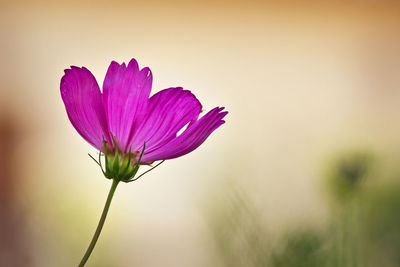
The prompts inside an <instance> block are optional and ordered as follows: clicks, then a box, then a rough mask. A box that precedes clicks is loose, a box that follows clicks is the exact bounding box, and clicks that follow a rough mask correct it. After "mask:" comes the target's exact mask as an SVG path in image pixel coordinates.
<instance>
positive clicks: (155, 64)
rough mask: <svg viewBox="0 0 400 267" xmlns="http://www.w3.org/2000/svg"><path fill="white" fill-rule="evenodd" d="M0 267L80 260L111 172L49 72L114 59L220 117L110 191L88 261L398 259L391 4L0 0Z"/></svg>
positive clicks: (399, 19) (396, 58) (103, 65)
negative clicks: (182, 147)
mask: <svg viewBox="0 0 400 267" xmlns="http://www.w3.org/2000/svg"><path fill="white" fill-rule="evenodd" d="M0 14H1V15H0V35H1V41H0V55H1V65H0V151H1V153H0V266H5V267H8V266H10V267H13V266H40V267H42V266H76V265H77V264H78V262H79V260H80V259H81V257H82V255H83V253H84V251H85V249H86V248H87V245H88V243H89V241H90V239H91V237H92V234H93V232H94V230H95V227H96V225H97V222H98V218H99V216H100V213H101V210H102V208H103V205H104V201H105V198H106V195H107V192H108V189H109V186H110V181H109V180H107V179H105V178H104V177H103V175H102V174H101V172H100V170H99V168H98V166H97V165H96V164H95V163H94V162H93V161H92V160H91V159H90V158H89V157H88V155H87V153H88V152H89V153H92V154H95V153H96V151H95V149H94V148H92V147H91V146H90V145H89V144H87V143H86V142H85V141H84V140H83V139H82V138H81V137H80V136H79V135H78V134H77V132H76V131H75V129H74V128H73V127H72V125H71V124H70V122H69V120H68V118H67V115H66V112H65V109H64V104H63V102H62V100H61V96H60V92H59V83H60V79H61V77H62V75H63V70H64V69H65V68H68V67H69V66H70V65H77V66H85V67H87V68H88V69H90V70H91V71H92V72H93V74H94V75H95V76H96V78H97V80H98V82H99V84H100V86H101V84H102V82H103V79H104V76H105V73H106V70H107V67H108V65H109V63H110V61H111V60H116V61H118V62H123V61H124V62H128V61H129V60H130V59H131V58H132V57H134V58H136V59H137V60H138V62H139V64H140V66H141V67H144V66H149V67H150V68H151V70H152V71H153V75H154V82H153V91H152V92H153V93H155V92H157V91H159V90H162V89H164V88H167V87H171V86H183V87H184V88H186V89H190V90H192V91H193V92H194V93H195V94H196V96H197V97H198V98H199V99H200V101H201V102H202V103H203V106H204V110H205V111H208V110H210V109H212V108H213V107H215V106H225V107H226V108H227V110H228V111H229V112H230V113H229V115H228V116H227V118H226V121H227V123H226V124H225V125H223V126H222V127H221V128H220V129H218V130H217V131H216V132H215V133H214V134H212V135H211V136H210V138H209V139H208V140H207V141H206V142H205V143H204V144H203V145H202V146H201V147H200V148H198V149H197V150H196V151H194V152H193V153H191V154H189V155H187V156H184V157H182V158H179V159H175V160H171V161H167V162H166V163H164V164H163V165H161V166H160V167H159V168H157V169H156V170H154V171H152V172H151V173H149V174H147V175H146V176H145V177H143V178H141V179H140V180H138V181H137V182H135V183H131V184H122V185H121V186H119V188H118V189H117V192H116V195H115V197H114V200H113V203H112V206H111V210H110V213H109V216H108V218H107V221H106V224H105V227H104V229H103V233H102V235H101V237H100V239H99V242H98V245H97V247H96V248H95V250H94V253H93V255H92V257H91V258H90V260H89V262H88V264H87V266H99V267H103V266H104V267H106V266H115V267H127V266H146V267H147V266H149V267H153V266H154V267H158V266H164V267H176V266H185V267H203V266H216V267H224V266H229V267H236V266H246V267H247V266H249V267H253V266H254V267H258V266H268V267H270V266H271V267H283V266H284V267H290V266H296V267H299V266H300V267H303V266H304V267H313V266H318V267H323V266H330V267H358V266H360V267H361V266H362V267H364V266H374V267H375V266H382V267H386V266H387V267H392V266H400V254H399V253H398V252H399V251H400V164H399V163H400V105H399V103H400V90H399V85H400V53H399V52H400V35H399V32H400V16H399V14H400V3H399V2H398V1H372V0H371V1H367V0H365V1H361V0H359V1H355V0H354V1H276V2H273V1H261V0H260V1H244V0H234V1H207V0H206V1H183V0H182V1H155V0H154V1H153V0H148V1H137V2H135V1H118V0H117V1H96V2H95V1H76V0H70V1H63V2H62V1H4V0H3V1H1V9H0Z"/></svg>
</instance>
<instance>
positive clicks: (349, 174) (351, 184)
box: [328, 151, 373, 201]
mask: <svg viewBox="0 0 400 267" xmlns="http://www.w3.org/2000/svg"><path fill="white" fill-rule="evenodd" d="M372 164H373V157H372V155H371V154H370V153H368V152H359V151H353V152H349V153H346V154H343V155H342V156H340V157H339V158H338V159H337V160H336V161H335V162H334V163H333V164H332V167H330V168H329V173H328V178H329V190H330V191H331V192H332V193H333V196H334V197H335V198H336V199H338V200H340V201H347V200H349V198H352V197H353V196H354V195H356V194H357V193H358V192H359V190H360V189H361V187H362V185H363V182H364V180H365V178H366V177H367V176H368V175H369V172H370V171H371V168H372Z"/></svg>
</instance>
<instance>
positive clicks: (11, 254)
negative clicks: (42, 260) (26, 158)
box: [0, 106, 32, 267]
mask: <svg viewBox="0 0 400 267" xmlns="http://www.w3.org/2000/svg"><path fill="white" fill-rule="evenodd" d="M21 128H22V126H21V124H19V121H18V120H17V119H16V118H15V117H14V116H12V112H11V111H10V110H7V109H6V108H5V107H4V106H3V107H2V108H1V109H0V151H1V153H0V266H4V267H9V266H10V267H11V266H31V264H32V261H31V255H30V251H31V250H30V248H29V246H30V244H29V238H28V237H27V236H26V232H25V226H26V225H25V221H26V217H25V214H24V211H23V209H22V208H21V205H20V202H19V200H18V186H19V185H20V183H21V181H20V180H21V179H20V177H19V175H18V173H17V170H18V169H19V168H21V167H23V165H21V162H20V161H18V160H17V157H16V155H15V152H16V148H17V147H18V145H19V142H20V141H21V140H20V139H21V135H20V133H21Z"/></svg>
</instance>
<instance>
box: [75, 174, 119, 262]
mask: <svg viewBox="0 0 400 267" xmlns="http://www.w3.org/2000/svg"><path fill="white" fill-rule="evenodd" d="M118 183H119V181H118V180H113V183H112V185H111V188H110V192H109V193H108V197H107V201H106V204H105V205H104V209H103V213H102V214H101V217H100V221H99V224H98V225H97V229H96V232H95V233H94V235H93V238H92V241H91V242H90V245H89V247H88V248H87V250H86V253H85V255H84V256H83V258H82V260H81V262H80V263H79V265H78V267H83V266H85V264H86V262H87V260H88V259H89V257H90V254H92V251H93V249H94V246H95V245H96V242H97V239H99V236H100V233H101V229H102V228H103V225H104V222H105V220H106V217H107V212H108V209H109V208H110V204H111V200H112V198H113V196H114V192H115V189H116V188H117V185H118Z"/></svg>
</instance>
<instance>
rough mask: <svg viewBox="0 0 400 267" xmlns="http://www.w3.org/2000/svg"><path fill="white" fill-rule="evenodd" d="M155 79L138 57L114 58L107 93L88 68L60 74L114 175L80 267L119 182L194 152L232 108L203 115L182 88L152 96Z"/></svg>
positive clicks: (75, 120)
mask: <svg viewBox="0 0 400 267" xmlns="http://www.w3.org/2000/svg"><path fill="white" fill-rule="evenodd" d="M152 82H153V75H152V73H151V71H150V69H149V68H147V67H146V68H143V69H140V68H139V66H138V63H137V62H136V60H135V59H132V60H131V61H130V62H129V64H128V65H126V64H125V63H122V64H118V63H117V62H115V61H113V62H111V64H110V66H109V68H108V71H107V74H106V77H105V79H104V82H103V92H101V91H100V88H99V85H98V83H97V81H96V79H95V77H94V76H93V74H92V73H91V72H90V71H89V70H88V69H86V68H85V67H82V68H79V67H75V66H71V68H70V69H66V70H65V74H64V76H63V77H62V79H61V85H60V89H61V96H62V100H63V101H64V104H65V109H66V111H67V114H68V118H69V120H70V121H71V123H72V125H73V126H74V127H75V129H76V131H77V132H78V133H79V134H80V135H81V136H82V137H83V138H84V139H85V140H86V141H87V142H89V143H90V144H91V145H92V146H94V147H95V148H96V149H98V150H99V157H98V159H95V158H94V157H92V156H90V155H89V156H90V157H91V158H92V159H93V160H94V161H95V162H96V163H97V164H98V165H99V166H100V168H101V171H102V172H103V174H104V176H105V177H106V178H108V179H110V180H112V185H111V189H110V192H109V194H108V197H107V200H106V204H105V207H104V209H103V213H102V215H101V218H100V221H99V224H98V226H97V229H96V232H95V234H94V236H93V238H92V241H91V242H90V245H89V247H88V249H87V251H86V253H85V255H84V256H83V258H82V260H81V262H80V264H79V266H84V265H85V263H86V262H87V260H88V259H89V256H90V254H91V252H92V251H93V249H94V246H95V244H96V242H97V239H98V237H99V235H100V232H101V229H102V227H103V224H104V221H105V219H106V216H107V212H108V209H109V207H110V204H111V200H112V198H113V195H114V192H115V189H116V188H117V185H118V184H119V182H126V183H129V182H132V181H135V180H137V179H138V178H139V177H141V176H142V175H143V174H145V173H147V172H148V171H150V170H152V169H154V168H155V167H157V166H158V165H160V164H161V163H162V162H164V161H165V160H168V159H173V158H177V157H180V156H183V155H185V154H187V153H189V152H191V151H193V150H194V149H196V148H197V147H198V146H200V145H201V144H202V143H203V142H204V141H205V140H206V139H207V137H208V136H209V135H210V134H211V133H212V132H213V131H214V130H215V129H217V128H218V127H219V126H221V125H222V124H223V123H224V122H225V121H224V120H223V118H224V117H225V116H226V114H227V113H228V112H226V111H223V109H224V108H223V107H216V108H214V109H212V110H211V111H209V112H208V113H206V114H205V115H204V116H202V117H201V118H199V115H200V113H201V111H202V106H201V104H200V102H199V100H197V98H196V97H195V96H194V95H193V94H192V93H191V92H190V91H188V90H184V89H182V88H181V87H174V88H168V89H164V90H162V91H160V92H158V93H156V94H154V95H153V96H151V97H150V91H151V86H152ZM185 126H187V127H186V129H184V127H185ZM182 129H184V130H183V132H182V133H181V134H179V135H178V132H179V131H180V130H182ZM102 157H104V159H103V160H102ZM156 161H159V163H158V164H156V165H154V166H153V167H152V168H150V169H148V170H147V171H145V172H144V173H143V174H141V175H139V176H136V175H137V173H138V170H139V168H140V166H141V165H147V166H151V165H152V164H153V163H154V162H156ZM102 162H103V163H102Z"/></svg>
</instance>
